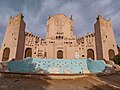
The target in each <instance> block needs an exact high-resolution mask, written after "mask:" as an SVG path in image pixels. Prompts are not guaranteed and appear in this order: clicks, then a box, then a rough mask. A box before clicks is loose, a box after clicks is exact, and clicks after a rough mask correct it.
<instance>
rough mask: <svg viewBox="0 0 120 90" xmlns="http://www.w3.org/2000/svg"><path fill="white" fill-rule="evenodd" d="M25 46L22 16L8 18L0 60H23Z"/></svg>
mask: <svg viewBox="0 0 120 90" xmlns="http://www.w3.org/2000/svg"><path fill="white" fill-rule="evenodd" d="M24 45H25V22H24V20H23V15H22V14H21V13H19V14H18V15H17V16H16V17H12V16H11V17H10V19H9V22H8V25H7V29H6V32H5V36H4V39H3V43H2V47H1V54H0V60H2V61H6V60H9V59H12V58H15V59H16V60H20V59H23V53H24Z"/></svg>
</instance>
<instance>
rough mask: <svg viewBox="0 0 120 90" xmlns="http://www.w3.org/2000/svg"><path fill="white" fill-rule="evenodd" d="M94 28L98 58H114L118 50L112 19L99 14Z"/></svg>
mask: <svg viewBox="0 0 120 90" xmlns="http://www.w3.org/2000/svg"><path fill="white" fill-rule="evenodd" d="M94 28H95V43H96V55H97V59H98V60H100V59H106V60H113V58H114V56H115V55H116V54H118V50H117V45H116V41H115V37H114V33H113V30H112V25H111V21H110V19H109V20H105V19H104V18H103V17H102V16H98V18H97V22H96V23H95V25H94Z"/></svg>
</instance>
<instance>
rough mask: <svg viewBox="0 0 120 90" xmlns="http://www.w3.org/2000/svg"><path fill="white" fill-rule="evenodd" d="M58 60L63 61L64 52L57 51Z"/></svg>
mask: <svg viewBox="0 0 120 90" xmlns="http://www.w3.org/2000/svg"><path fill="white" fill-rule="evenodd" d="M57 58H58V59H63V51H62V50H59V51H57Z"/></svg>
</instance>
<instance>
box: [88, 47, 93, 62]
mask: <svg viewBox="0 0 120 90" xmlns="http://www.w3.org/2000/svg"><path fill="white" fill-rule="evenodd" d="M87 58H91V59H93V60H94V50H93V49H88V50H87Z"/></svg>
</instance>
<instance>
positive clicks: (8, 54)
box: [2, 47, 10, 61]
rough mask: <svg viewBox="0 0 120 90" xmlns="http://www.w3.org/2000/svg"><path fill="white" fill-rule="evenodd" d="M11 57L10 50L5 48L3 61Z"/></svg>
mask: <svg viewBox="0 0 120 90" xmlns="http://www.w3.org/2000/svg"><path fill="white" fill-rule="evenodd" d="M9 56H10V48H8V47H7V48H5V49H4V51H3V57H2V61H7V60H9Z"/></svg>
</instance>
